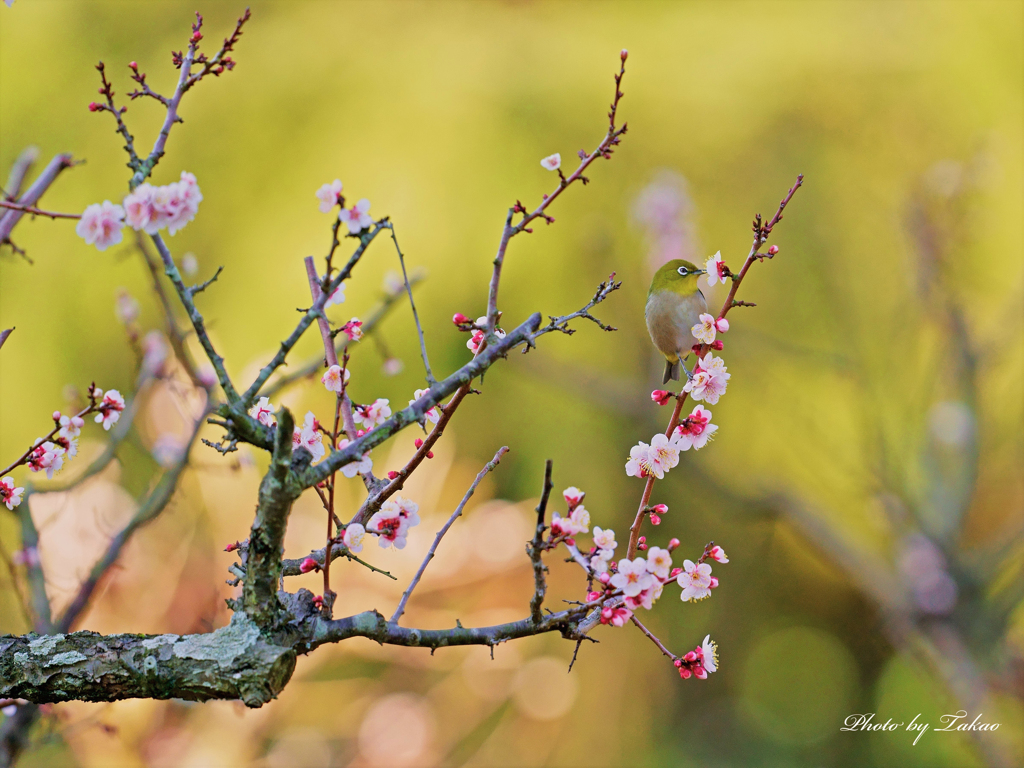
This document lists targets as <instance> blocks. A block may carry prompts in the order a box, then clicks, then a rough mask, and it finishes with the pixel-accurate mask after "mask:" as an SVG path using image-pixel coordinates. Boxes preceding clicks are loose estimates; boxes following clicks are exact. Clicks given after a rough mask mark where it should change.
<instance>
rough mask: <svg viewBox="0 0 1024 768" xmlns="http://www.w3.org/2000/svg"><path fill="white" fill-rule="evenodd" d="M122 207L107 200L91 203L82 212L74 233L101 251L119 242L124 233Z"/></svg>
mask: <svg viewBox="0 0 1024 768" xmlns="http://www.w3.org/2000/svg"><path fill="white" fill-rule="evenodd" d="M123 228H124V208H122V207H121V206H120V205H117V204H116V203H112V202H110V201H109V200H104V201H103V202H102V203H93V204H92V205H90V206H88V207H87V208H86V209H85V210H84V211H83V212H82V218H81V219H79V220H78V225H77V226H76V227H75V233H76V234H77V235H78V236H79V237H81V238H82V239H83V240H85V242H86V243H87V244H88V245H95V246H96V248H97V249H99V250H101V251H105V250H107V248H109V247H110V246H112V245H117V244H118V243H120V242H121V240H122V239H123V237H124V235H123V234H122V233H121V230H122V229H123Z"/></svg>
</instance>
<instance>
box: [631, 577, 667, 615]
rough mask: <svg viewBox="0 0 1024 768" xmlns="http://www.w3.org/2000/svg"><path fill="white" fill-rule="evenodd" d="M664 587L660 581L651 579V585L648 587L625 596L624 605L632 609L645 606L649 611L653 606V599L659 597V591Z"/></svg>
mask: <svg viewBox="0 0 1024 768" xmlns="http://www.w3.org/2000/svg"><path fill="white" fill-rule="evenodd" d="M664 588H665V587H664V585H663V584H662V583H661V582H660V581H658V580H656V579H651V585H650V586H649V587H647V588H646V589H644V590H642V591H641V592H640V593H639V594H637V595H635V596H633V597H627V598H626V607H627V608H631V609H632V610H636V609H637V608H646V609H647V610H648V611H649V610H651V608H653V607H654V601H655V600H657V599H658V598H659V597H661V592H662V590H663V589H664Z"/></svg>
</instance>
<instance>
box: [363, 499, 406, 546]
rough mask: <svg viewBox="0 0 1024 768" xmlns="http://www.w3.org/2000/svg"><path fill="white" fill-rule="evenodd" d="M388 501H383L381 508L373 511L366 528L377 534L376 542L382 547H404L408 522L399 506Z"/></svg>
mask: <svg viewBox="0 0 1024 768" xmlns="http://www.w3.org/2000/svg"><path fill="white" fill-rule="evenodd" d="M389 502H390V500H389V501H386V502H384V504H383V505H382V506H381V508H380V509H379V510H377V511H376V512H374V513H373V517H371V518H370V521H369V523H367V530H368V531H369V532H370V533H375V534H377V536H378V537H379V538H378V539H377V543H378V544H379V545H380V546H381V547H382V548H384V549H386V548H388V547H394V548H395V549H404V548H405V537H406V534H407V533H408V531H409V524H408V523H407V522H406V519H405V518H404V517H403V516H402V511H401V509H400V508H399V506H398V505H397V504H394V503H389Z"/></svg>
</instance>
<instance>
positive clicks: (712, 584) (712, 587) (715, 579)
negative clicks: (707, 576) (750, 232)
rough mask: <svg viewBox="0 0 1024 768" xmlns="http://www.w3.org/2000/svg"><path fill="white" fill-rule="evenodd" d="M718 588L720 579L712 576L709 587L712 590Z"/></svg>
mask: <svg viewBox="0 0 1024 768" xmlns="http://www.w3.org/2000/svg"><path fill="white" fill-rule="evenodd" d="M717 586H718V577H717V576H712V577H711V583H710V584H709V585H708V587H709V588H710V589H714V588H715V587H717Z"/></svg>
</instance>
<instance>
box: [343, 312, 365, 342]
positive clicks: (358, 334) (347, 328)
mask: <svg viewBox="0 0 1024 768" xmlns="http://www.w3.org/2000/svg"><path fill="white" fill-rule="evenodd" d="M341 332H342V333H344V334H345V335H346V336H348V338H349V341H359V340H360V339H362V338H363V321H362V320H360V319H359V318H358V317H353V318H352V319H351V320H349V321H348V322H347V323H345V324H344V325H343V326H341Z"/></svg>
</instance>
